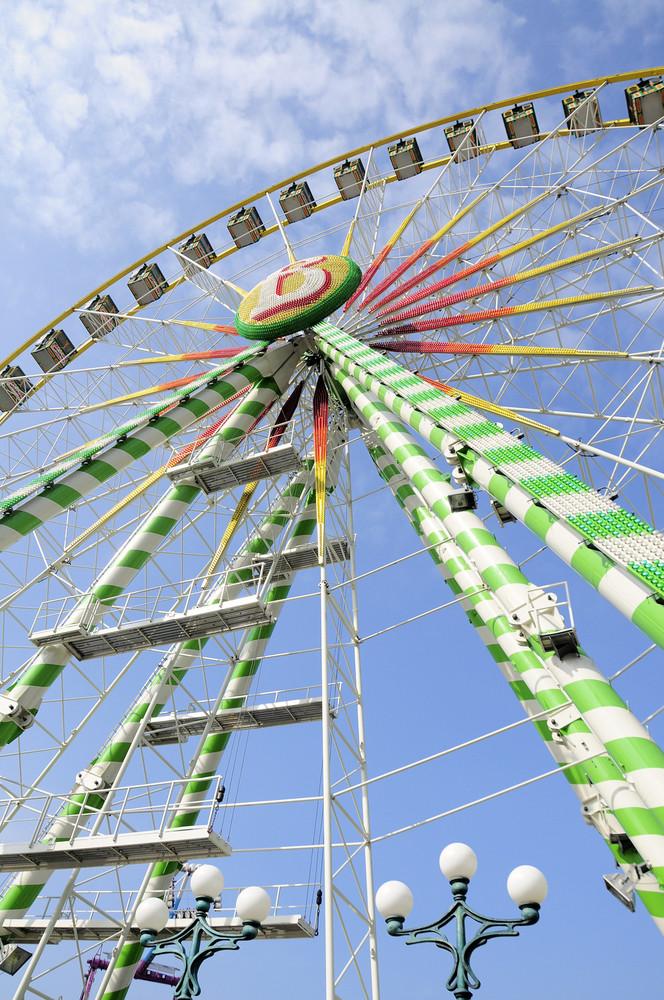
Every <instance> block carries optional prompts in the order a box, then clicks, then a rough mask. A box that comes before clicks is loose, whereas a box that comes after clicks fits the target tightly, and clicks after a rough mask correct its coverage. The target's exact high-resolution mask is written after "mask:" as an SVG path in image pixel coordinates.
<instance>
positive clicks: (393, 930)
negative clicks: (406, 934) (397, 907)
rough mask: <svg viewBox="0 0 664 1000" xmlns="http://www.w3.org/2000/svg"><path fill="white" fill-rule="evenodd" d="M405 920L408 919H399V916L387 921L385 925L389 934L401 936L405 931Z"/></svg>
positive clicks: (389, 918)
mask: <svg viewBox="0 0 664 1000" xmlns="http://www.w3.org/2000/svg"><path fill="white" fill-rule="evenodd" d="M405 919H406V918H405V917H398V916H394V917H388V918H387V920H386V921H385V925H386V927H387V933H388V934H393V935H394V934H400V933H401V931H402V930H403V925H404V921H405Z"/></svg>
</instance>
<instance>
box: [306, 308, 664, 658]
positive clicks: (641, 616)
mask: <svg viewBox="0 0 664 1000" xmlns="http://www.w3.org/2000/svg"><path fill="white" fill-rule="evenodd" d="M316 330H317V334H318V342H319V345H320V350H321V351H322V353H323V354H324V355H325V356H326V357H327V358H328V359H330V360H331V361H334V362H336V363H337V364H338V365H340V366H341V367H342V368H343V369H344V370H345V371H347V372H349V373H350V374H353V375H354V376H355V377H356V378H357V379H358V380H359V381H360V382H361V383H362V385H364V386H366V387H367V388H370V389H371V390H372V391H373V392H374V393H375V394H376V396H377V397H378V398H379V399H381V400H382V401H383V402H385V403H386V404H387V405H388V406H389V407H390V409H391V410H393V412H394V413H396V414H398V416H400V417H401V419H402V420H404V422H405V423H407V424H408V425H409V426H410V427H412V429H413V430H416V431H417V432H418V433H419V434H421V435H422V437H424V438H425V439H426V440H427V441H429V442H430V443H431V444H432V445H433V446H434V447H436V448H437V449H438V450H440V451H441V452H443V453H444V452H445V451H446V450H448V451H449V449H450V447H452V448H453V449H454V455H455V457H456V456H458V460H459V461H461V464H462V466H463V468H464V470H467V473H468V476H469V477H470V478H471V480H472V481H474V482H476V483H477V485H478V486H481V487H482V488H483V489H486V490H487V492H489V493H490V494H491V495H492V496H493V497H495V498H496V499H497V500H499V501H500V502H501V503H503V504H504V505H505V506H506V507H507V509H508V510H509V511H510V512H511V513H512V514H514V516H515V517H516V518H518V519H519V520H520V521H522V522H523V523H524V524H525V525H526V527H528V528H529V529H530V530H531V531H533V532H534V534H535V535H537V537H538V538H540V539H541V540H542V541H544V542H545V544H546V545H547V546H548V547H549V548H550V549H551V550H552V551H553V552H555V553H556V554H557V555H559V556H560V557H561V558H562V559H563V560H564V561H565V562H566V563H567V564H568V565H570V566H571V567H572V568H573V569H574V570H576V572H578V573H579V575H580V576H582V577H583V579H584V580H586V582H587V583H589V584H591V586H593V587H594V588H595V589H596V590H597V591H598V593H600V594H601V595H602V596H603V597H605V598H606V599H607V600H608V601H610V602H611V603H612V604H613V605H614V607H616V608H617V609H618V610H619V611H620V612H621V613H622V614H624V615H625V616H626V617H627V618H628V619H629V620H630V621H632V622H633V623H634V624H635V625H636V626H637V627H638V628H640V629H641V630H642V631H643V632H644V633H645V634H646V635H647V636H648V637H649V638H651V639H652V640H653V641H654V642H656V643H657V644H658V645H660V646H662V647H663V648H664V539H662V536H661V535H660V534H659V532H656V531H654V530H653V529H652V528H651V527H650V526H649V525H647V524H646V523H645V522H644V521H642V520H641V519H640V518H638V517H636V515H634V514H631V513H629V512H627V511H624V510H622V508H620V507H619V506H618V505H617V504H616V503H614V502H613V501H611V500H609V499H607V498H605V497H603V496H602V495H600V494H599V493H597V492H596V491H594V490H591V489H590V487H588V486H587V485H586V484H585V483H583V482H582V481H581V480H579V479H577V478H576V477H575V476H573V475H571V474H570V473H568V472H565V471H564V470H563V469H562V468H561V467H560V466H557V465H556V464H555V463H554V462H551V461H549V460H548V459H545V458H543V457H542V456H541V455H539V454H538V453H537V452H535V451H534V449H532V448H530V446H528V445H526V444H523V443H522V442H521V441H518V440H517V439H516V438H514V437H513V436H512V435H510V434H507V433H505V432H504V431H503V430H502V428H501V427H499V426H498V425H497V424H495V423H493V422H492V421H490V420H487V419H486V418H485V417H483V416H481V415H480V414H478V413H476V412H474V411H473V410H472V409H471V408H470V407H469V406H467V405H466V404H465V403H462V402H458V401H452V400H450V399H449V398H448V397H447V396H445V395H444V394H443V393H442V392H441V391H440V390H438V389H436V388H435V387H434V386H432V385H430V384H428V383H427V382H425V381H424V380H423V379H421V378H420V377H419V376H417V375H415V374H412V373H411V372H409V371H408V370H407V369H405V368H402V367H401V366H400V365H398V364H396V363H395V362H394V361H392V360H391V358H386V357H383V356H382V355H381V354H379V353H378V352H377V351H375V350H373V349H372V348H371V347H368V346H366V345H364V344H361V343H359V342H358V341H356V340H354V339H353V338H352V337H349V336H348V335H347V334H345V333H343V332H342V331H340V330H337V329H336V328H335V327H333V326H331V324H329V323H321V324H319V325H318V326H317V328H316ZM498 468H499V470H500V471H497V470H498ZM589 543H590V544H589ZM660 571H661V574H662V575H659V574H660Z"/></svg>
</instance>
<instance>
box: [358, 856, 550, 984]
mask: <svg viewBox="0 0 664 1000" xmlns="http://www.w3.org/2000/svg"><path fill="white" fill-rule="evenodd" d="M440 870H441V871H442V873H443V875H444V876H445V877H446V878H447V879H449V882H450V887H451V889H452V895H453V897H454V902H453V903H452V906H451V907H450V908H449V910H448V911H447V913H444V914H443V916H442V917H440V918H439V919H438V920H435V921H434V922H433V923H431V924H426V925H424V926H422V927H413V928H411V929H410V930H409V929H407V928H404V921H405V919H406V917H407V916H408V914H409V913H410V911H411V909H412V907H413V895H412V893H411V891H410V889H409V888H408V886H407V885H405V884H404V883H403V882H385V883H384V884H383V885H381V887H380V889H379V890H378V892H377V893H376V907H377V909H378V912H379V913H380V914H381V915H382V916H383V917H385V921H386V923H387V931H388V933H389V934H392V935H393V936H394V937H400V936H405V937H406V944H421V943H423V942H429V943H431V944H435V945H436V947H437V948H442V949H444V950H445V951H449V952H450V954H451V955H452V957H453V959H454V968H453V970H452V974H451V975H450V977H449V979H448V980H447V983H446V986H447V989H448V990H450V992H453V993H454V996H455V997H456V998H457V1000H470V998H471V997H472V993H471V991H470V987H472V988H473V989H474V990H476V989H479V986H480V981H479V979H478V978H477V976H476V975H475V973H474V972H473V970H472V969H471V967H470V957H471V955H472V953H473V952H474V951H475V949H476V948H479V947H480V945H483V944H486V942H487V941H488V940H490V939H491V938H495V937H517V936H518V934H519V932H518V930H517V927H525V926H527V925H528V924H536V923H537V921H538V920H539V910H540V904H541V903H542V902H543V901H544V899H545V898H546V893H547V882H546V879H545V877H544V875H543V874H542V872H541V871H539V870H538V869H537V868H533V867H532V866H531V865H521V866H520V867H519V868H515V869H514V871H513V872H512V873H511V874H510V876H509V878H508V879H507V891H508V893H509V895H510V897H511V898H512V900H513V901H514V902H515V903H516V904H517V906H518V907H519V909H520V910H521V914H522V916H521V917H516V918H514V919H507V920H500V919H493V918H491V917H485V916H482V914H481V913H476V912H475V910H471V908H470V907H469V906H468V904H467V903H466V894H467V892H468V883H469V882H470V880H471V878H472V877H473V875H474V874H475V872H476V870H477V857H476V856H475V852H474V851H473V850H472V849H471V848H470V847H468V846H467V845H466V844H449V845H448V846H447V847H446V848H444V850H443V851H442V853H441V855H440ZM467 919H470V920H473V921H475V923H477V924H479V928H478V930H477V931H475V934H474V935H473V936H472V937H471V938H470V940H469V939H468V936H467V933H466V920H467ZM452 921H454V923H455V925H456V945H455V944H453V943H452V942H451V941H450V940H448V938H447V937H446V936H445V934H444V933H443V927H446V926H447V924H450V923H452Z"/></svg>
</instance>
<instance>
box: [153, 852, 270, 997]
mask: <svg viewBox="0 0 664 1000" xmlns="http://www.w3.org/2000/svg"><path fill="white" fill-rule="evenodd" d="M223 887H224V876H223V875H222V873H221V872H220V871H219V869H218V868H215V866H214V865H200V867H199V868H197V869H196V871H195V872H194V874H193V875H192V877H191V888H192V891H193V893H194V895H195V896H196V916H195V917H194V919H193V920H192V921H191V923H189V924H187V926H186V927H184V928H183V929H182V930H181V931H177V932H176V933H175V934H170V935H169V936H168V937H164V938H160V939H157V935H158V934H160V933H161V931H163V929H164V928H165V926H166V924H167V923H168V918H169V916H170V910H169V908H168V906H167V905H166V903H165V902H164V900H163V899H157V898H156V897H150V898H148V899H144V900H143V902H142V903H140V904H139V905H138V906H137V907H136V923H137V924H138V926H139V927H140V928H141V944H142V945H143V947H144V948H151V949H153V951H154V954H155V955H175V956H176V957H177V958H179V959H180V960H181V961H182V963H183V964H184V969H183V971H182V975H181V977H180V980H179V982H178V984H177V986H176V987H175V993H174V995H173V996H174V1000H191V998H192V997H197V996H198V995H199V994H200V992H201V987H200V984H199V982H198V970H199V968H200V966H201V964H202V963H203V962H204V961H205V959H206V958H210V957H211V956H212V955H214V954H216V952H218V951H237V950H238V947H239V945H238V941H250V940H251V939H252V938H255V937H256V935H257V934H258V931H259V929H260V926H261V923H262V921H263V920H265V918H266V917H267V915H268V914H269V912H270V909H271V907H272V904H271V902H270V897H269V896H268V894H267V893H266V891H265V889H260V888H259V887H258V886H256V885H252V886H249V887H248V888H247V889H243V890H242V892H241V893H240V894H239V895H238V897H237V902H236V904H235V910H236V912H237V915H238V917H239V918H240V920H241V921H242V930H241V931H239V932H237V931H218V930H215V929H214V928H213V927H211V926H210V924H209V923H208V919H207V914H208V911H209V909H210V906H211V904H212V901H213V900H214V898H215V896H218V895H219V893H220V892H221V890H222V889H223ZM189 937H191V944H190V946H189V952H188V953H187V952H186V951H185V948H184V942H185V941H187V940H188V938H189ZM205 937H207V938H210V940H209V941H207V942H205V943H204V942H203V938H205Z"/></svg>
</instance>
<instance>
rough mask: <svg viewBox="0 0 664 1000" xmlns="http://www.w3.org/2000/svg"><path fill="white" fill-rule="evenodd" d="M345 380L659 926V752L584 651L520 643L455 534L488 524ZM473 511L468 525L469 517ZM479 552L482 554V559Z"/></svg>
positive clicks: (486, 637) (413, 514)
mask: <svg viewBox="0 0 664 1000" xmlns="http://www.w3.org/2000/svg"><path fill="white" fill-rule="evenodd" d="M341 384H342V386H343V390H344V392H345V393H346V394H347V396H348V397H349V398H350V399H351V400H352V401H353V403H354V404H355V405H357V407H358V413H359V414H360V415H361V416H362V418H363V419H364V420H365V421H366V422H367V424H368V425H370V426H372V427H373V431H374V435H377V436H378V437H380V438H381V443H380V444H378V443H376V442H375V440H374V439H373V437H374V435H370V436H369V441H368V442H367V443H368V447H369V449H370V454H371V457H372V459H373V460H374V462H375V464H376V466H377V468H378V471H379V473H380V475H381V477H382V478H383V479H384V480H385V482H386V483H387V484H388V486H389V487H390V489H391V491H392V492H393V494H394V496H395V498H396V499H397V501H398V503H399V505H400V506H401V507H402V509H403V510H404V511H405V513H406V514H407V516H408V518H409V520H410V522H411V524H412V525H413V527H414V528H415V530H416V531H417V532H418V534H419V535H420V537H422V539H423V540H424V541H426V543H427V545H428V546H430V549H429V551H430V554H431V556H432V557H433V559H434V562H435V563H436V565H437V566H438V567H439V569H440V571H441V573H442V575H443V578H444V579H445V580H446V582H447V583H448V586H450V589H451V590H452V592H453V593H454V594H455V595H456V596H457V597H459V598H460V601H461V604H462V607H463V608H464V610H465V612H466V615H467V617H468V619H469V621H470V622H471V624H472V625H474V626H475V627H476V630H477V632H478V635H479V636H480V638H481V639H482V641H483V642H484V644H485V646H486V648H487V650H488V652H489V653H490V655H491V656H492V658H493V659H494V661H495V662H496V664H497V665H498V667H499V669H500V670H501V673H502V674H503V676H504V677H505V679H506V680H507V681H508V683H509V685H510V687H511V689H512V691H513V692H514V694H515V695H516V696H517V698H518V699H519V701H520V702H521V705H522V707H523V709H524V711H525V713H526V714H527V715H528V716H530V717H533V716H536V715H539V719H538V720H537V721H536V722H535V726H536V728H537V731H538V732H539V733H540V735H541V736H542V738H543V739H544V742H545V743H546V745H547V748H548V749H549V751H550V752H551V754H552V755H553V757H554V759H555V761H556V763H557V764H559V765H561V766H564V767H565V770H564V774H565V777H566V779H567V781H568V782H569V784H570V785H571V787H572V788H573V790H574V791H575V793H576V795H577V797H578V799H579V800H580V802H581V806H582V810H583V815H584V817H586V818H587V821H588V822H592V823H593V825H595V827H596V828H597V829H598V831H599V832H600V834H601V835H602V836H603V837H604V839H605V841H606V843H607V845H608V846H609V847H610V848H611V850H612V851H613V853H614V855H615V857H616V860H617V861H618V862H619V863H620V864H621V865H623V866H624V867H625V869H626V870H630V869H631V867H632V866H633V865H635V864H638V865H641V864H644V863H645V864H647V865H649V866H650V869H651V872H650V873H649V874H648V875H647V877H645V878H643V877H642V878H641V879H640V880H639V888H638V892H639V896H640V898H641V899H642V900H643V902H644V905H645V906H646V908H647V910H648V912H649V913H650V915H651V916H652V917H653V919H654V920H655V922H656V923H657V925H658V927H659V928H660V930H662V931H663V932H664V867H662V866H663V863H664V813H663V812H662V805H663V804H664V754H663V753H662V751H661V750H660V748H659V747H658V746H657V745H656V743H655V742H654V741H653V740H652V739H651V738H650V736H649V734H648V733H647V731H646V730H645V729H644V727H643V726H642V725H640V723H639V722H638V720H637V719H636V718H635V717H634V715H633V714H632V713H631V712H630V711H629V709H628V708H627V706H626V705H625V704H624V702H623V701H622V700H621V699H620V697H619V696H618V695H617V694H616V692H615V691H614V689H613V688H612V687H611V685H610V684H609V683H608V682H607V681H606V680H605V679H604V678H603V677H602V675H601V674H600V672H599V671H598V669H597V668H596V667H595V665H594V664H593V662H592V661H591V660H590V659H589V657H588V656H586V654H585V653H583V652H581V653H580V655H579V656H578V657H565V658H564V659H562V660H561V659H559V658H558V657H557V656H556V655H554V654H553V653H551V652H548V653H547V652H545V651H544V650H542V649H541V647H539V643H537V642H533V641H532V640H531V642H530V648H529V647H528V646H527V645H526V644H525V643H524V636H523V632H522V629H521V626H520V625H519V624H515V622H514V620H513V615H512V613H511V612H512V609H511V608H510V607H509V606H508V607H505V606H504V604H503V603H502V601H501V600H500V598H499V596H498V592H496V593H494V592H493V591H492V588H491V587H488V586H487V584H486V582H485V581H484V580H483V579H482V576H481V573H480V570H479V566H478V565H476V564H475V557H476V555H477V552H476V550H475V548H474V547H473V548H471V549H470V550H469V551H464V549H462V547H461V545H460V544H459V542H460V539H463V538H464V536H466V535H467V533H468V532H469V531H472V530H475V531H477V532H478V534H481V535H484V534H485V533H486V532H485V529H484V528H483V525H482V522H481V521H480V519H479V518H478V517H477V516H476V515H474V514H472V513H467V514H466V515H464V516H465V517H466V523H465V525H463V526H462V527H460V526H459V522H458V518H459V517H460V516H461V515H454V516H453V517H450V518H449V520H448V522H447V523H446V524H445V523H443V520H442V519H441V518H440V517H438V516H437V515H436V513H435V512H434V511H433V510H432V509H431V508H430V507H429V506H428V505H427V504H426V503H425V502H424V500H423V497H422V494H421V492H420V490H419V489H418V485H417V478H415V477H413V478H411V477H410V476H409V475H408V473H407V471H406V468H405V463H404V464H402V462H401V461H400V455H403V454H404V453H410V454H411V455H412V454H413V450H414V449H415V448H417V446H416V445H415V442H414V441H413V439H412V438H410V435H408V433H407V431H406V429H405V428H404V427H403V426H401V430H400V431H399V430H397V429H396V428H397V426H398V425H397V422H396V421H395V420H393V419H392V420H391V421H390V422H389V424H388V422H387V421H385V422H384V423H381V422H380V421H379V420H377V419H376V417H377V413H378V412H380V411H381V410H382V409H383V408H382V407H381V405H380V404H379V403H378V402H377V400H375V398H374V400H371V399H370V398H369V396H368V394H367V393H366V392H362V391H361V390H360V389H359V387H357V386H356V387H355V389H353V386H352V383H351V379H350V378H349V377H345V378H343V377H342V379H341ZM381 429H382V430H383V434H382V435H381ZM397 434H398V435H399V439H397V438H396V435H397ZM409 438H410V441H409V440H408V439H409ZM392 448H394V451H393V450H392ZM427 463H428V467H427ZM437 471H438V470H437V469H436V468H435V466H434V465H433V463H431V462H429V460H427V459H426V458H425V459H424V460H423V461H421V465H420V474H422V473H426V474H427V475H428V477H430V479H434V478H435V474H436V472H437ZM439 475H440V474H439ZM421 478H422V477H421V475H420V480H421ZM472 520H474V521H475V525H474V527H472V526H470V524H469V521H470V522H472ZM494 541H495V540H494ZM495 544H496V545H497V543H495ZM494 555H495V554H494ZM501 559H502V560H504V563H503V564H508V563H509V561H510V560H509V557H508V556H507V554H506V553H503V555H502V556H501ZM482 561H483V556H480V559H479V563H480V564H481V563H482ZM530 586H531V587H532V584H530ZM502 596H503V597H504V596H505V591H504V590H503V595H502ZM538 647H539V648H538ZM543 711H544V712H546V713H548V719H549V720H550V724H547V720H546V719H542V712H543ZM623 833H624V834H625V835H626V836H627V838H628V844H629V846H628V847H626V848H624V849H621V848H620V846H619V845H616V844H615V843H613V842H612V841H611V837H612V835H615V834H623ZM614 839H615V837H614Z"/></svg>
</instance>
